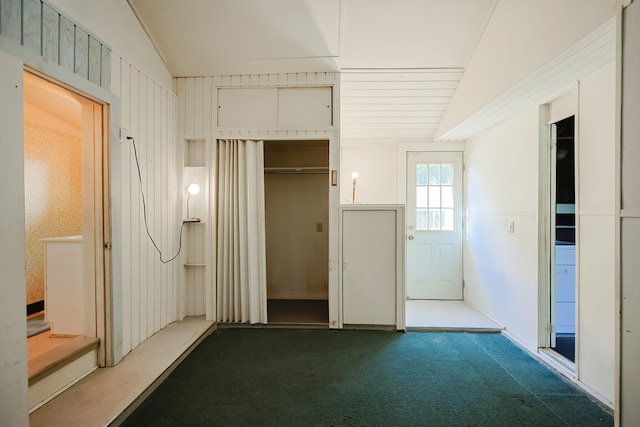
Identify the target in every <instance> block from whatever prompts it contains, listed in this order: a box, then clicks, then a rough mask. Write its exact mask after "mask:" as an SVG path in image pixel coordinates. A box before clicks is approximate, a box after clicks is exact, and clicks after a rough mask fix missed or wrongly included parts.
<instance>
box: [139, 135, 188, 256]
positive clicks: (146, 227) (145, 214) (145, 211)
mask: <svg viewBox="0 0 640 427" xmlns="http://www.w3.org/2000/svg"><path fill="white" fill-rule="evenodd" d="M127 139H129V140H131V142H132V144H133V156H134V157H135V159H136V168H137V169H138V182H139V183H140V195H141V196H142V211H143V214H144V228H145V229H146V230H147V236H149V240H151V243H153V247H154V248H156V251H157V252H158V255H159V258H160V262H161V263H163V264H168V263H170V262H171V261H173V260H174V259H176V258H177V257H178V255H180V251H181V250H182V231H183V230H184V224H185V223H184V221H183V222H182V226H180V238H179V242H180V244H179V246H178V252H176V254H175V255H174V256H173V257H172V258H170V259H168V260H164V259H162V251H161V250H160V248H159V247H158V245H157V244H156V241H155V240H153V237H151V232H150V231H149V222H148V220H147V201H146V198H145V196H144V191H143V190H142V173H141V172H140V162H139V161H138V150H137V149H136V140H135V139H134V138H133V137H132V136H128V137H127Z"/></svg>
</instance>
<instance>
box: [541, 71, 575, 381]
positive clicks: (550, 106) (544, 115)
mask: <svg viewBox="0 0 640 427" xmlns="http://www.w3.org/2000/svg"><path fill="white" fill-rule="evenodd" d="M571 116H574V117H575V128H574V144H575V151H574V155H575V159H576V160H575V171H574V173H575V176H576V181H575V190H574V191H575V248H576V260H575V281H576V284H575V286H576V288H575V289H576V291H575V292H576V305H575V313H576V322H575V325H576V326H575V328H576V330H575V350H576V351H575V362H574V363H570V362H567V361H565V359H564V358H562V357H560V356H559V355H556V353H555V352H554V351H553V350H552V349H551V345H552V342H551V341H552V338H551V337H552V334H551V328H553V325H552V324H551V319H552V318H553V317H552V316H555V307H554V304H552V303H551V302H552V298H555V297H554V294H553V292H554V285H555V284H554V282H555V277H552V275H553V274H554V271H555V259H554V258H555V242H554V241H551V240H552V239H551V233H552V227H554V225H555V217H552V215H551V206H552V204H553V203H555V200H552V197H554V194H552V191H551V185H552V174H551V168H552V167H555V165H553V164H552V160H553V159H555V152H554V154H553V155H552V150H551V148H552V144H553V143H554V141H553V134H552V132H553V125H554V124H555V123H557V122H559V121H561V120H563V119H566V118H568V117H571ZM578 120H579V114H578V83H577V82H576V83H574V84H572V85H570V86H569V87H568V88H567V89H566V90H565V91H564V92H563V93H561V94H559V95H558V96H556V97H555V98H553V99H551V100H549V101H548V102H547V103H545V104H542V105H540V106H539V108H538V137H539V139H538V149H539V151H538V172H539V173H538V348H539V349H540V350H542V351H543V352H544V354H546V355H549V356H550V359H551V360H552V361H554V362H556V363H557V366H558V367H559V368H560V369H562V370H564V371H565V372H566V373H567V374H568V375H570V376H575V374H576V372H577V370H576V367H577V366H578V363H579V357H580V356H579V352H578V351H577V350H578V344H579V340H580V333H579V332H580V331H579V329H580V324H579V322H578V313H579V310H580V308H579V304H580V299H579V298H578V295H579V292H580V286H579V283H580V276H579V271H580V268H579V263H580V256H579V255H580V233H579V230H580V216H579V214H578V213H579V211H580V208H579V207H580V197H579V194H580V183H579V180H578V176H579V161H578V159H579V149H580V148H579V138H580V135H579V126H578V123H579V122H578ZM552 261H554V262H552ZM553 301H555V299H553Z"/></svg>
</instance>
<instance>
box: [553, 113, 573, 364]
mask: <svg viewBox="0 0 640 427" xmlns="http://www.w3.org/2000/svg"><path fill="white" fill-rule="evenodd" d="M551 135H552V143H551V163H550V164H551V168H550V172H551V188H550V191H551V203H550V206H551V212H550V218H551V221H550V224H551V227H550V230H549V231H550V237H551V238H550V240H549V241H550V242H552V245H551V251H550V253H551V260H550V266H551V274H550V278H551V292H550V301H549V302H550V310H549V313H550V319H549V323H550V325H551V327H550V328H549V333H550V337H549V342H550V344H549V347H550V348H551V349H552V350H554V351H555V352H556V353H558V354H559V355H561V356H563V357H564V358H565V359H567V360H569V361H571V362H572V363H575V341H576V274H575V271H576V209H575V206H576V173H575V161H576V159H575V116H571V117H568V118H566V119H563V120H560V121H558V122H556V123H553V124H552V125H551Z"/></svg>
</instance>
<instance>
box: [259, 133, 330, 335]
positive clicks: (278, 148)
mask: <svg viewBox="0 0 640 427" xmlns="http://www.w3.org/2000/svg"><path fill="white" fill-rule="evenodd" d="M264 173H265V177H264V186H265V189H264V192H265V237H266V259H267V313H268V322H269V324H305V325H319V326H328V324H329V302H328V298H329V287H328V284H329V227H328V225H329V185H330V182H329V141H265V142H264Z"/></svg>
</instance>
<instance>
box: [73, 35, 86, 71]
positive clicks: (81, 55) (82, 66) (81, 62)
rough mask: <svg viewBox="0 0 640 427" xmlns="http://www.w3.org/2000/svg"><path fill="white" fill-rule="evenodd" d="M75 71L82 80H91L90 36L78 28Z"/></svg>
mask: <svg viewBox="0 0 640 427" xmlns="http://www.w3.org/2000/svg"><path fill="white" fill-rule="evenodd" d="M74 71H75V73H76V74H77V75H79V76H81V77H82V78H85V79H88V78H89V34H88V33H87V32H86V31H84V30H83V29H82V28H80V27H78V26H76V31H75V48H74Z"/></svg>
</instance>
